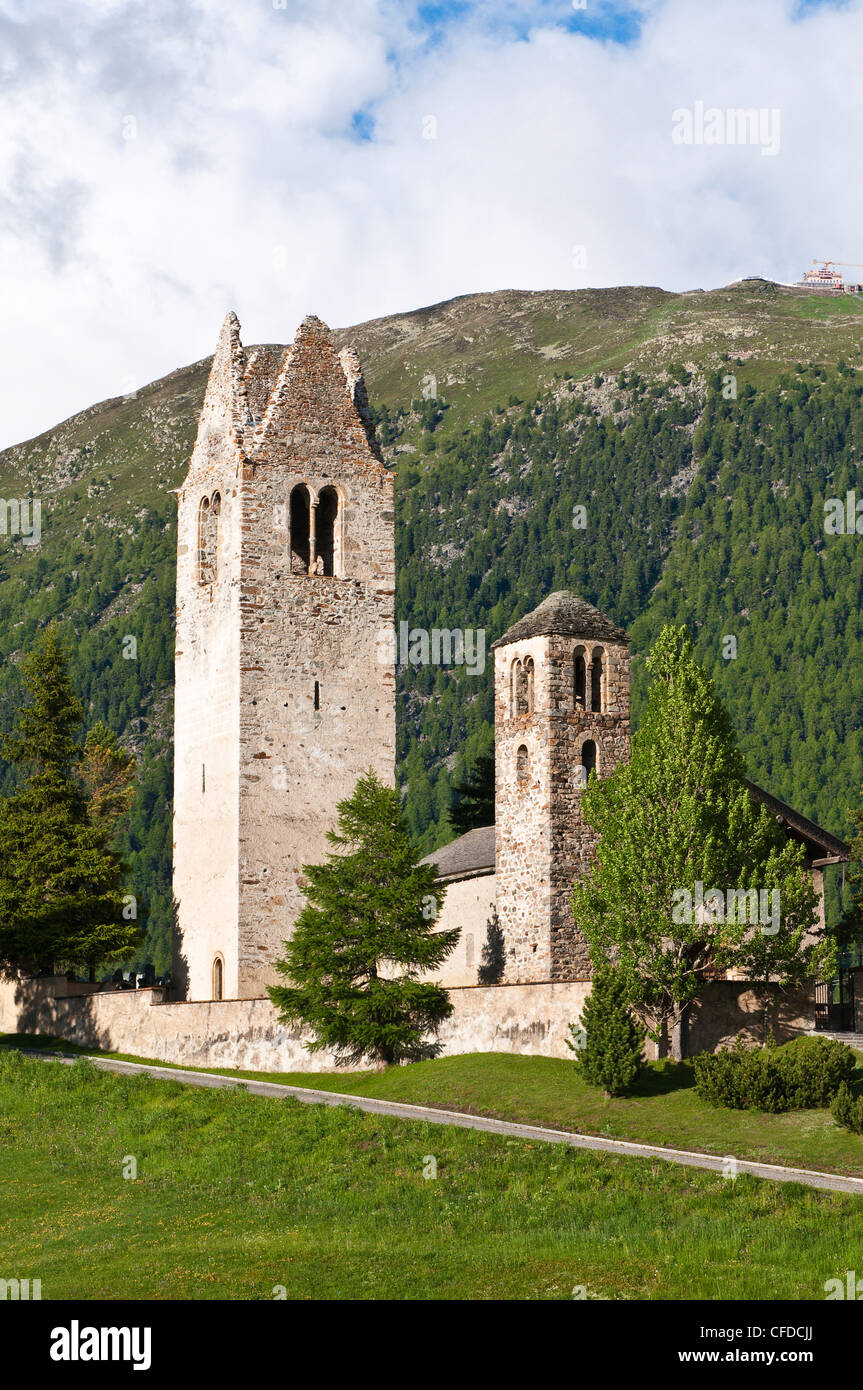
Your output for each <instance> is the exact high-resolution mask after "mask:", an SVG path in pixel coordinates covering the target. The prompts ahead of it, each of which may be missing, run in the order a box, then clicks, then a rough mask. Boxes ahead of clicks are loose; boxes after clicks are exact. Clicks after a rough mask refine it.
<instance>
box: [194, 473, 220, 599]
mask: <svg viewBox="0 0 863 1390" xmlns="http://www.w3.org/2000/svg"><path fill="white" fill-rule="evenodd" d="M221 514H222V499H221V497H220V495H219V493H218V492H214V493H213V495H212V497H202V498H201V503H200V506H199V507H198V582H199V583H200V584H215V582H216V580H217V579H218V577H219V519H220V517H221Z"/></svg>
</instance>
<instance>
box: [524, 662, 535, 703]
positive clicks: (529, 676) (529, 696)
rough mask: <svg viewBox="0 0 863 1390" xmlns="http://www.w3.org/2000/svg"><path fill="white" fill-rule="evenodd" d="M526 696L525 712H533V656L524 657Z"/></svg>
mask: <svg viewBox="0 0 863 1390" xmlns="http://www.w3.org/2000/svg"><path fill="white" fill-rule="evenodd" d="M524 698H525V713H526V714H533V657H532V656H526V657H525V659H524Z"/></svg>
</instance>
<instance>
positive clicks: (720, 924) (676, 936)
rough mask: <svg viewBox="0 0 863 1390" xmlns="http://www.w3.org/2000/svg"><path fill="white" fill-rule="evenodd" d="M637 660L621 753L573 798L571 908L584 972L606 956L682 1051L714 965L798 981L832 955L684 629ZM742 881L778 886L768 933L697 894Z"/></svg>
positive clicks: (789, 849) (655, 1031) (660, 1034)
mask: <svg viewBox="0 0 863 1390" xmlns="http://www.w3.org/2000/svg"><path fill="white" fill-rule="evenodd" d="M648 667H649V669H650V673H651V675H652V677H653V683H652V685H651V688H650V692H649V696H648V705H647V710H646V713H645V716H644V718H643V720H642V722H641V725H640V727H639V729H638V731H637V733H636V734H635V735H634V736H633V739H632V756H631V761H630V762H629V763H627V764H622V765H621V766H619V767H618V768H616V769H615V770H614V772H612V773H611V775H610V776H609V777H607V778H605V779H603V780H598V779H596V778H592V779H591V780H590V782H589V784H588V786H587V787H586V789H585V790H584V792H583V793H582V801H581V806H582V811H583V814H584V816H585V818H586V820H587V822H588V824H589V825H591V826H592V827H593V829H594V830H596V831H597V832H598V835H599V844H598V847H597V853H596V858H595V861H594V863H593V864H592V865H591V867H590V868H589V869H588V871H587V872H586V874H585V876H584V877H583V879H582V880H581V882H580V883H579V884H577V885H576V888H575V891H574V893H573V898H572V904H573V911H574V913H575V920H576V922H577V923H578V925H579V927H580V929H581V930H582V932H583V933H584V935H585V937H586V938H587V941H588V945H589V947H590V953H591V958H592V960H593V962H594V966H595V967H596V968H600V969H601V968H602V966H603V964H604V963H605V961H607V960H609V959H613V960H614V962H615V970H616V972H617V973H618V974H619V976H620V978H621V979H622V981H623V983H624V985H625V989H626V994H627V998H628V1000H629V1002H630V1003H631V1004H632V1005H633V1007H634V1008H635V1009H636V1011H637V1012H638V1013H639V1014H640V1016H641V1017H642V1018H643V1019H644V1020H645V1021H646V1022H647V1023H648V1025H649V1028H650V1035H651V1036H652V1037H654V1038H656V1039H657V1041H659V1042H661V1043H663V1044H664V1040H665V1039H666V1037H667V1033H668V1031H669V1030H672V1031H673V1032H674V1033H675V1038H676V1040H675V1042H674V1044H673V1050H674V1053H675V1055H677V1056H680V1055H681V1054H682V1052H683V1050H684V1049H685V1022H686V1016H687V1011H688V1008H689V1005H690V1003H691V1002H692V1000H693V999H695V998H696V997H697V996H698V994H699V993H700V992H701V991H702V990H703V989H704V987H705V985H706V984H707V981H708V980H709V978H710V977H711V975H712V974H713V973H714V972H717V971H718V972H722V971H725V970H727V969H730V968H732V967H736V968H741V969H744V970H747V971H748V972H749V973H750V975H751V976H752V977H753V978H754V979H756V980H757V981H761V982H764V981H767V980H773V981H774V982H776V983H778V984H780V985H792V984H800V983H802V982H804V981H805V980H807V979H812V978H814V977H817V976H819V975H821V974H822V973H823V972H824V971H825V970H828V969H830V968H831V962H832V960H833V959H834V955H835V952H834V947H833V943H832V942H831V941H829V940H824V939H821V938H819V935H818V927H817V899H816V894H815V890H814V888H813V885H812V881H811V878H810V875H809V874H808V873H807V871H806V869H805V867H804V853H803V847H802V845H799V844H796V843H794V842H792V841H791V840H789V839H787V837H786V836H785V834H784V833H783V831H782V829H781V828H780V826H779V825H778V823H777V821H776V820H775V818H774V817H773V816H772V815H771V814H770V812H769V811H768V810H767V808H766V807H765V806H763V805H761V804H759V803H756V802H755V800H754V799H753V797H752V795H751V793H750V791H749V789H748V787H747V786H746V783H745V780H744V778H745V765H744V761H743V757H742V755H741V753H740V751H739V750H738V748H737V744H736V740H735V736H734V731H733V728H732V725H731V721H730V719H729V717H728V714H727V712H726V710H725V708H724V706H723V705H722V703H721V701H720V700H719V698H718V697H717V695H716V692H715V690H714V687H713V682H712V681H711V680H710V679H709V678H708V676H707V675H706V673H705V672H704V671H703V670H702V669H701V667H700V666H699V665H698V663H697V662H696V660H695V657H694V655H693V648H692V641H691V639H690V637H689V635H688V633H687V632H686V629H685V628H682V627H680V628H674V627H670V626H666V627H664V628H663V630H662V632H661V633H660V636H659V638H658V639H657V642H656V645H655V646H654V648H653V652H652V654H651V656H650V657H649V658H648ZM699 885H700V891H701V892H702V893H703V895H704V900H705V904H706V903H708V902H709V904H710V906H709V908H707V909H705V908H704V907H701V908H700V907H699V906H698V904H699V896H698V894H699ZM752 889H754V890H756V892H759V891H765V892H772V891H775V890H778V892H779V903H780V919H779V922H778V923H777V924H776V926H775V927H774V924H773V923H772V922H770V923H766V924H763V925H762V924H761V923H760V922H756V923H755V924H753V923H751V922H747V920H746V919H745V917H744V916H743V913H742V911H741V910H740V908H739V907H738V905H737V901H736V900H735V901H734V903H733V907H732V910H731V911H728V910H726V909H725V908H724V907H723V909H722V910H720V907H719V904H718V900H717V898H716V897H714V898H712V899H707V897H706V895H707V894H708V893H710V892H711V891H712V890H718V891H719V893H720V894H722V895H723V902H724V903H727V902H728V896H727V895H728V891H729V890H734V892H737V891H739V890H752ZM686 894H689V896H690V899H691V903H692V910H691V911H689V912H688V913H687V911H686V906H685V904H686ZM756 901H758V899H757V898H756ZM770 901H771V902H772V901H775V899H771V900H770ZM741 906H742V904H741ZM676 1025H683V1026H682V1028H681V1027H676Z"/></svg>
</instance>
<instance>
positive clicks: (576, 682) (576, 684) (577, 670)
mask: <svg viewBox="0 0 863 1390" xmlns="http://www.w3.org/2000/svg"><path fill="white" fill-rule="evenodd" d="M586 687H587V681H586V669H585V665H584V647H576V649H575V653H574V655H573V658H572V703H573V706H574V707H575V709H584V701H585V694H586Z"/></svg>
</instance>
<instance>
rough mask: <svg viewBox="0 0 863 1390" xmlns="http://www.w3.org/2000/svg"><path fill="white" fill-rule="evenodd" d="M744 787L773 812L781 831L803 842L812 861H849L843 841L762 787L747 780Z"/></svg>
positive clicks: (848, 850)
mask: <svg viewBox="0 0 863 1390" xmlns="http://www.w3.org/2000/svg"><path fill="white" fill-rule="evenodd" d="M746 785H747V787H748V788H749V790H750V792H751V793H752V795H753V796H754V798H755V800H756V801H761V802H763V804H764V805H765V806H766V807H767V809H768V811H772V812H773V815H774V816H775V817H776V819H777V820H778V821H779V824H780V825H781V826H782V827H783V829H785V830H787V831H788V832H789V834H791V835H792V836H793V837H794V839H797V840H802V841H803V843H804V844H805V846H806V848H807V849H808V850H809V852H810V854H811V856H812V858H813V859H815V858H818V857H821V858H824V859H834V858H835V859H838V860H840V861H845V860H847V859H850V857H851V851H850V849H849V848H848V846H847V845H846V843H845V841H844V840H840V839H839V838H838V836H836V835H831V833H830V831H829V830H822V828H821V826H820V825H816V824H815V821H814V820H810V819H809V817H808V816H803V815H801V814H800V812H799V811H795V810H794V807H793V806H789V805H788V803H787V802H786V801H780V800H779V797H778V796H773V795H772V793H771V792H768V791H765V790H764V788H763V787H758V786H756V785H755V783H754V782H750V781H749V780H748V779H747V782H746Z"/></svg>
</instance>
